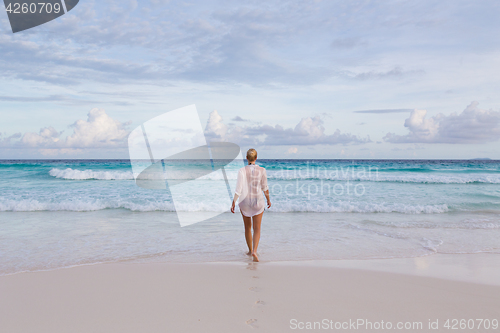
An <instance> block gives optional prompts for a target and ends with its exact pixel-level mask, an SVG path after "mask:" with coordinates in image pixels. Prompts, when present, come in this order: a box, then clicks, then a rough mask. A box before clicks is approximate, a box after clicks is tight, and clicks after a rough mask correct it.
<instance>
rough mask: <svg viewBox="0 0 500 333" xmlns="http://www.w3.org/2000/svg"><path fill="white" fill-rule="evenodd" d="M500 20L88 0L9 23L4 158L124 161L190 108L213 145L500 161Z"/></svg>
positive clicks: (354, 8)
mask: <svg viewBox="0 0 500 333" xmlns="http://www.w3.org/2000/svg"><path fill="white" fill-rule="evenodd" d="M499 14H500V3H499V2H498V1H480V2H476V1H460V0H454V1H439V2H435V1H418V2H416V1H265V2H263V1H245V2H241V1H193V2H186V1H162V0H152V1H124V0H122V1H111V0H101V1H90V0H81V1H80V3H79V4H78V6H77V7H75V8H74V9H73V10H72V11H71V12H69V13H68V14H66V15H64V16H62V17H61V18H59V19H56V20H54V21H51V22H49V23H47V24H44V25H42V26H39V27H35V28H32V29H30V30H26V31H23V32H19V33H16V34H12V32H11V31H10V25H9V22H8V18H7V15H6V13H5V12H4V13H3V14H1V15H0V29H1V31H0V50H1V54H2V58H1V61H0V88H1V92H0V110H1V111H0V112H1V116H2V121H1V122H0V133H1V135H0V158H127V157H128V153H127V147H126V138H127V135H128V133H129V132H130V130H132V129H134V128H135V127H137V126H139V125H140V124H141V123H143V122H145V121H147V120H149V119H151V118H153V117H155V116H157V115H159V114H162V113H164V112H167V111H170V110H174V109H177V108H180V107H183V106H186V105H190V104H196V106H197V108H198V112H199V115H200V119H201V121H202V124H203V127H204V128H206V133H207V137H210V138H213V139H219V140H227V141H232V142H235V143H239V144H240V145H241V146H242V148H243V149H247V148H250V147H251V146H252V147H255V148H257V149H258V150H259V157H261V158H443V159H446V158H477V157H489V158H495V159H500V150H499V149H498V139H499V138H500V96H499V93H498V91H499V90H498V88H499V87H500V75H498V74H499V73H500V40H499V38H498V36H499V35H500V24H499V23H498V19H497V18H498V15H499ZM214 110H217V111H216V112H214ZM361 111H362V112H361Z"/></svg>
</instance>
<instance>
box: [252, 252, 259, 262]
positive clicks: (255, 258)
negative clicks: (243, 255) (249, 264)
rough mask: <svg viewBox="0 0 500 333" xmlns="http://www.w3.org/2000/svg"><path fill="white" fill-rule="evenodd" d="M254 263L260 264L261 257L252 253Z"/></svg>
mask: <svg viewBox="0 0 500 333" xmlns="http://www.w3.org/2000/svg"><path fill="white" fill-rule="evenodd" d="M252 257H253V261H256V262H259V257H257V253H252Z"/></svg>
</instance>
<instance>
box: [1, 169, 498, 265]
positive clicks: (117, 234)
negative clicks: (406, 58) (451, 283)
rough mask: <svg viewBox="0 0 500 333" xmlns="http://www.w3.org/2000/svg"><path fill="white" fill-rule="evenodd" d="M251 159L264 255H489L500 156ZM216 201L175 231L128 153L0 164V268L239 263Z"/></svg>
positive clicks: (229, 223) (195, 206)
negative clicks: (260, 198) (260, 177)
mask: <svg viewBox="0 0 500 333" xmlns="http://www.w3.org/2000/svg"><path fill="white" fill-rule="evenodd" d="M186 163H187V162H186ZM258 164H259V165H261V166H263V167H265V168H266V170H267V175H268V179H269V187H270V193H271V198H272V203H273V206H272V208H271V209H270V210H268V211H266V213H265V215H264V220H263V231H262V232H263V234H262V238H261V245H260V247H259V252H260V254H261V259H262V260H264V261H279V260H310V259H340V260H341V259H367V258H392V257H415V256H425V255H432V254H435V253H479V252H490V253H499V254H500V161H473V160H472V161H471V160H468V161H437V160H431V161H424V160H418V161H409V160H387V161H382V160H355V161H350V160H259V161H258ZM179 168H181V169H182V168H186V169H188V168H189V165H188V164H186V165H182V163H181V164H179ZM227 171H228V173H227V174H228V175H229V177H234V175H235V172H234V171H236V170H227ZM212 177H214V176H211V175H208V176H207V177H205V179H204V181H203V182H200V187H199V193H198V194H200V193H201V194H202V193H203V191H204V190H203V189H204V188H206V187H207V186H210V182H211V181H214V180H216V179H213V178H212ZM222 202H223V200H222V198H218V197H213V196H207V197H206V198H204V199H203V200H201V201H200V200H193V201H192V202H188V203H186V204H184V205H183V206H180V207H178V209H180V210H185V211H207V210H208V211H220V212H224V211H226V213H224V214H222V215H219V216H218V217H216V218H213V219H210V220H208V221H205V222H201V223H198V224H195V225H191V226H188V227H184V228H181V227H180V226H179V223H178V220H177V216H176V213H175V210H174V205H173V203H172V198H171V195H170V193H169V191H168V190H151V189H143V188H140V187H138V186H136V185H135V182H134V180H133V174H132V170H131V166H130V162H129V161H128V160H118V161H117V160H64V161H49V160H38V161H6V160H4V161H0V274H9V273H15V272H21V271H34V270H43V269H53V268H58V267H68V266H74V265H82V264H93V263H99V262H115V261H131V262H135V261H139V262H145V261H160V262H163V261H174V262H206V261H246V260H248V259H247V258H246V256H245V255H244V251H245V242H244V235H243V232H242V221H241V216H240V215H239V214H231V213H227V210H228V209H229V207H226V206H225V204H223V203H222Z"/></svg>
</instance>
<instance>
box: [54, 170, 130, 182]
mask: <svg viewBox="0 0 500 333" xmlns="http://www.w3.org/2000/svg"><path fill="white" fill-rule="evenodd" d="M49 175H51V176H52V177H56V178H62V179H72V180H90V179H95V180H127V179H134V175H133V174H132V172H131V171H105V170H75V169H71V168H67V169H64V170H61V169H57V168H53V169H52V170H50V171H49Z"/></svg>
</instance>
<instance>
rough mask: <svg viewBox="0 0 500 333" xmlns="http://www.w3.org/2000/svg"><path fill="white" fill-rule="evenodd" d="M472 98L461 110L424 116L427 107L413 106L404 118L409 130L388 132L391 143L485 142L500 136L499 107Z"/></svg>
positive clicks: (387, 137) (388, 140)
mask: <svg viewBox="0 0 500 333" xmlns="http://www.w3.org/2000/svg"><path fill="white" fill-rule="evenodd" d="M478 104H479V103H478V102H476V101H473V102H472V103H471V104H470V105H469V106H467V108H466V109H465V110H464V111H462V113H460V114H457V113H452V114H450V115H449V116H446V115H444V114H442V113H440V114H438V115H437V116H434V117H430V118H426V115H427V111H426V110H413V111H412V112H411V114H410V117H409V118H408V119H406V120H405V127H408V129H409V130H410V133H409V134H407V135H396V134H394V133H387V134H386V135H385V137H384V140H385V141H387V142H392V143H486V142H494V141H497V140H498V139H500V111H493V110H483V109H480V108H478Z"/></svg>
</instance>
